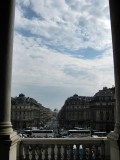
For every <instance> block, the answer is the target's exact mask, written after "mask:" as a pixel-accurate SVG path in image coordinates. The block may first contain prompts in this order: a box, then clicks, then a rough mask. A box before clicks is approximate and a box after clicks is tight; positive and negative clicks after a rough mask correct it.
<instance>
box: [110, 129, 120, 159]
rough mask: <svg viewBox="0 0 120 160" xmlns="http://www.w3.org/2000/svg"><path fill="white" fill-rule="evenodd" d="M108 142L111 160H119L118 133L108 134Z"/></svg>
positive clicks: (119, 137) (119, 144)
mask: <svg viewBox="0 0 120 160" xmlns="http://www.w3.org/2000/svg"><path fill="white" fill-rule="evenodd" d="M108 140H109V142H110V157H111V160H120V133H116V132H115V131H112V132H110V134H109V135H108Z"/></svg>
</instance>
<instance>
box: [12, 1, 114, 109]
mask: <svg viewBox="0 0 120 160" xmlns="http://www.w3.org/2000/svg"><path fill="white" fill-rule="evenodd" d="M13 52H14V54H13V78H12V96H13V97H15V96H18V95H19V94H20V93H24V94H25V95H26V96H27V97H28V96H29V97H32V98H34V99H36V100H37V101H38V102H39V103H41V104H42V105H43V106H45V107H50V108H51V109H54V108H58V109H60V107H61V106H62V105H63V104H64V101H65V99H66V98H67V97H70V96H72V95H73V94H75V93H76V94H78V95H80V96H82V95H84V96H93V95H94V94H95V93H96V92H97V91H98V90H99V89H102V88H103V87H104V86H107V87H112V85H114V78H113V58H112V45H111V31H110V21H109V7H108V1H106V0H100V1H99V0H16V12H15V29H14V50H13Z"/></svg>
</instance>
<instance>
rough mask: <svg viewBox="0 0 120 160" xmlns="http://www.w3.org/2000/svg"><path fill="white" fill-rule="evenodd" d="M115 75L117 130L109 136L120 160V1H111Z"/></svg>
mask: <svg viewBox="0 0 120 160" xmlns="http://www.w3.org/2000/svg"><path fill="white" fill-rule="evenodd" d="M109 5H110V18H111V30H112V43H113V59H114V74H115V98H116V108H115V115H116V116H115V129H114V131H113V132H111V133H110V134H109V135H108V139H109V140H110V153H111V160H120V1H119V0H109Z"/></svg>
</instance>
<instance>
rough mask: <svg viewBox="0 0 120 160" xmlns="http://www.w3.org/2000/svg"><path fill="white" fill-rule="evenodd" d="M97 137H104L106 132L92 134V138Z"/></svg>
mask: <svg viewBox="0 0 120 160" xmlns="http://www.w3.org/2000/svg"><path fill="white" fill-rule="evenodd" d="M94 135H95V136H98V137H106V136H107V132H94V134H93V136H94Z"/></svg>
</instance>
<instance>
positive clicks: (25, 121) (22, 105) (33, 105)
mask: <svg viewBox="0 0 120 160" xmlns="http://www.w3.org/2000/svg"><path fill="white" fill-rule="evenodd" d="M51 117H52V111H51V110H50V109H48V108H45V107H43V106H42V105H41V104H40V103H38V102H37V101H36V100H35V99H33V98H30V97H25V95H24V94H20V95H19V96H18V97H15V98H12V100H11V121H12V125H13V128H14V129H23V128H28V127H29V128H33V127H37V128H40V127H43V126H44V124H45V123H46V122H47V121H48V120H50V118H51Z"/></svg>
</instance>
